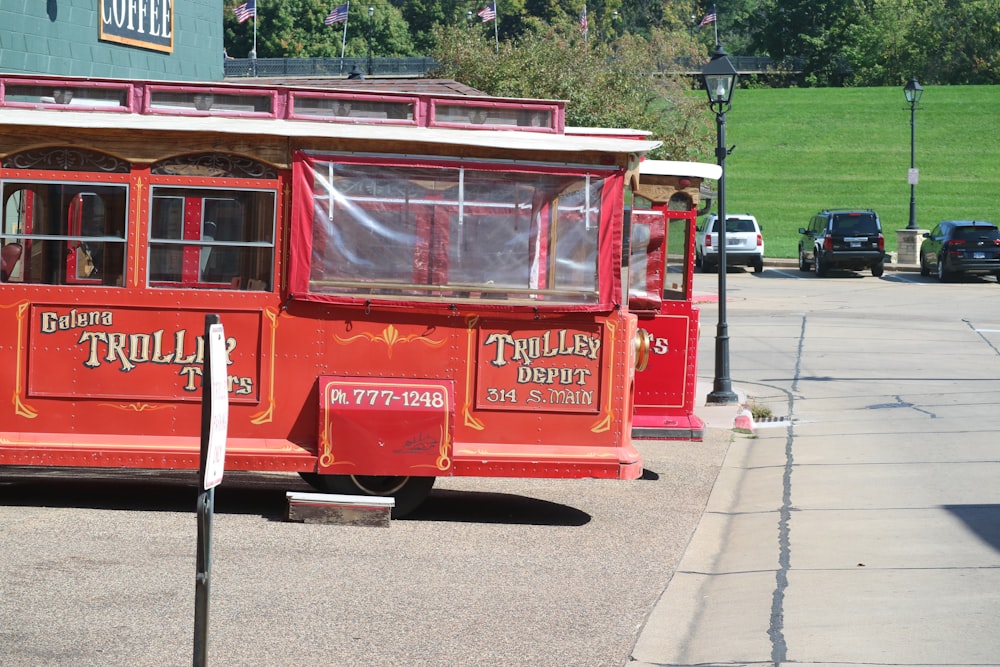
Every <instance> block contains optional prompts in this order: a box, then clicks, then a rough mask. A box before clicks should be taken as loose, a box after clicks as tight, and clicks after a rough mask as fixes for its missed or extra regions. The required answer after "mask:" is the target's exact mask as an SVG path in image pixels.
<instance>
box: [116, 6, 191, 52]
mask: <svg viewBox="0 0 1000 667" xmlns="http://www.w3.org/2000/svg"><path fill="white" fill-rule="evenodd" d="M100 38H101V39H102V40H105V41H109V42H120V43H122V44H131V45H133V46H141V47H143V48H147V49H154V50H156V51H166V52H168V53H172V52H173V50H174V0H101V34H100Z"/></svg>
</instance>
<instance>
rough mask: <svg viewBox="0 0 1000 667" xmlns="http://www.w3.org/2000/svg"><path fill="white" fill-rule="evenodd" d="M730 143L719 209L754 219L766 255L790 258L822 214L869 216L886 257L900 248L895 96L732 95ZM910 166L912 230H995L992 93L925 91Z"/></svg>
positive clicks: (997, 111) (901, 135)
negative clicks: (867, 212) (948, 226)
mask: <svg viewBox="0 0 1000 667" xmlns="http://www.w3.org/2000/svg"><path fill="white" fill-rule="evenodd" d="M708 113H710V112H709V111H708V109H707V105H706V114H708ZM713 124H714V118H713ZM726 135H727V136H726V143H727V144H728V145H730V146H732V145H734V144H735V146H736V150H735V151H733V153H732V154H731V155H730V156H729V157H728V158H727V159H726V210H727V212H728V213H742V212H747V213H752V214H753V215H755V216H757V219H758V220H759V221H760V223H761V225H762V226H763V231H764V238H765V243H766V250H767V255H768V256H769V257H795V256H796V255H797V252H798V250H797V248H798V229H799V227H803V226H805V225H806V224H807V223H808V221H809V218H810V216H812V215H813V214H815V213H816V212H817V211H819V210H821V209H823V208H849V207H860V208H873V209H875V211H877V212H878V214H879V216H880V217H881V219H882V227H883V230H884V232H885V240H886V249H887V250H890V251H894V250H895V249H896V233H895V230H897V229H902V228H904V227H906V225H907V222H908V221H909V210H910V186H909V184H908V182H907V170H908V169H909V167H910V109H909V105H908V104H907V103H906V99H905V98H904V97H903V87H902V86H899V87H893V88H793V89H782V90H775V89H755V90H742V89H741V90H737V91H735V93H734V94H733V108H732V110H731V111H730V112H729V113H728V114H727V115H726ZM703 161H709V162H711V161H714V156H708V157H705V158H703ZM916 166H917V168H918V169H919V170H920V182H919V183H918V184H917V186H916V202H917V216H916V220H917V226H918V227H920V228H923V229H930V228H931V227H933V226H934V224H936V223H937V222H938V221H940V220H946V219H956V218H958V219H965V218H968V219H977V220H989V221H991V222H994V223H997V224H1000V86H944V87H942V86H927V87H926V89H925V90H924V96H923V98H922V100H921V102H920V105H919V106H918V108H917V114H916Z"/></svg>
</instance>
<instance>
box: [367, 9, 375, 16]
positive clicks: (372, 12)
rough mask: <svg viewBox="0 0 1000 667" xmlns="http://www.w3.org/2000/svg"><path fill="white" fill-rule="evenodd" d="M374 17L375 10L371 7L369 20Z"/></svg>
mask: <svg viewBox="0 0 1000 667" xmlns="http://www.w3.org/2000/svg"><path fill="white" fill-rule="evenodd" d="M373 16H375V8H374V7H369V8H368V18H371V17H373Z"/></svg>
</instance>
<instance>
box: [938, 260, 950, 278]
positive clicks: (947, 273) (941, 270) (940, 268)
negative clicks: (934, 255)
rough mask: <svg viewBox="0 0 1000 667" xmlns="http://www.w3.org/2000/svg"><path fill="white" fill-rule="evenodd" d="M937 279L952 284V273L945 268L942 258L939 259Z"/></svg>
mask: <svg viewBox="0 0 1000 667" xmlns="http://www.w3.org/2000/svg"><path fill="white" fill-rule="evenodd" d="M937 279H938V280H940V281H941V282H943V283H950V282H951V271H949V270H948V269H946V268H944V262H943V261H941V258H940V257H939V258H938V262H937Z"/></svg>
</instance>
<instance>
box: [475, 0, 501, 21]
mask: <svg viewBox="0 0 1000 667" xmlns="http://www.w3.org/2000/svg"><path fill="white" fill-rule="evenodd" d="M476 15H477V16H479V17H480V18H481V19H483V23H488V22H489V21H495V20H496V18H497V3H495V2H491V3H490V4H488V5H486V6H485V7H483V8H482V9H480V10H479V11H478V12H476Z"/></svg>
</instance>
